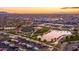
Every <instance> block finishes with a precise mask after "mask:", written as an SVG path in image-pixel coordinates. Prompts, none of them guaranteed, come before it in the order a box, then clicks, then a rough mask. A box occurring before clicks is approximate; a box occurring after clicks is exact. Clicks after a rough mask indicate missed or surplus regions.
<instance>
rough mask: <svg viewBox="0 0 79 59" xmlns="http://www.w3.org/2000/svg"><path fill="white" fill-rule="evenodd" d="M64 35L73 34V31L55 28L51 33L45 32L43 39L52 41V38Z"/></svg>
mask: <svg viewBox="0 0 79 59" xmlns="http://www.w3.org/2000/svg"><path fill="white" fill-rule="evenodd" d="M62 35H71V32H70V31H60V30H53V31H51V32H50V33H47V34H44V35H43V36H42V40H44V39H46V40H47V41H51V39H54V38H58V37H60V36H62Z"/></svg>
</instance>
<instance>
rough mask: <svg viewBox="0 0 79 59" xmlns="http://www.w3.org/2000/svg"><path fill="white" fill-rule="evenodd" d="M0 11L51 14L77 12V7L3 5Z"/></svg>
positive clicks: (78, 11) (78, 10)
mask: <svg viewBox="0 0 79 59" xmlns="http://www.w3.org/2000/svg"><path fill="white" fill-rule="evenodd" d="M0 11H2V12H11V13H27V14H52V13H79V9H61V8H57V7H56V8H49V7H48V8H46V7H45V8H41V7H40V8H39V7H37V8H36V7H35V8H33V7H29V8H25V7H22V8H21V7H8V8H7V7H4V8H0Z"/></svg>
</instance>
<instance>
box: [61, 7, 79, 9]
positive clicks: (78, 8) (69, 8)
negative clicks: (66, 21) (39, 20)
mask: <svg viewBox="0 0 79 59" xmlns="http://www.w3.org/2000/svg"><path fill="white" fill-rule="evenodd" d="M61 9H79V7H63V8H61Z"/></svg>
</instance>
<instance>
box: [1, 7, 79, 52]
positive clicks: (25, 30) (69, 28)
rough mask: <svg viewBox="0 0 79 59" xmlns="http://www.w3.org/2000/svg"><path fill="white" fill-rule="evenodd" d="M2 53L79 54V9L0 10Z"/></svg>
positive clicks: (4, 8)
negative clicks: (75, 52) (73, 52)
mask: <svg viewBox="0 0 79 59" xmlns="http://www.w3.org/2000/svg"><path fill="white" fill-rule="evenodd" d="M0 51H79V8H78V7H69V8H68V7H63V8H11V7H10V8H7V7H3V8H0Z"/></svg>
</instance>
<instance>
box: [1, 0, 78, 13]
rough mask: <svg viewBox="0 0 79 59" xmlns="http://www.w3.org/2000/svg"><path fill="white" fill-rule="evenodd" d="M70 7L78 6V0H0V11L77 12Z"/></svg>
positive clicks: (76, 9)
mask: <svg viewBox="0 0 79 59" xmlns="http://www.w3.org/2000/svg"><path fill="white" fill-rule="evenodd" d="M65 7H66V8H65ZM67 7H70V8H67ZM71 7H79V0H0V11H2V12H11V13H35V14H41V13H42V14H52V13H79V8H71Z"/></svg>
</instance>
